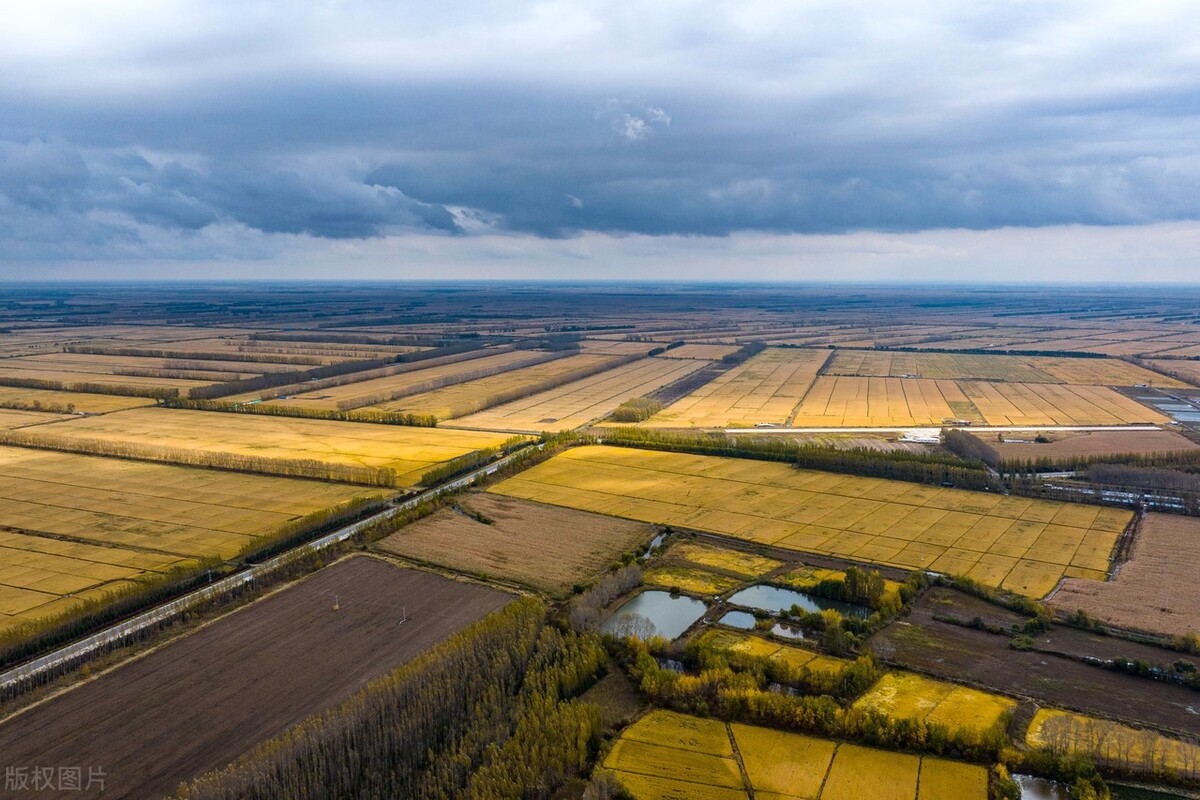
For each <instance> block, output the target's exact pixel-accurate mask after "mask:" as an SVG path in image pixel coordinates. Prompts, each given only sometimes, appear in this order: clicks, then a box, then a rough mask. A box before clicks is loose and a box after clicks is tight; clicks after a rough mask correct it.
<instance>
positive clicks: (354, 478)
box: [0, 430, 396, 487]
mask: <svg viewBox="0 0 1200 800" xmlns="http://www.w3.org/2000/svg"><path fill="white" fill-rule="evenodd" d="M0 444H5V445H13V446H16V447H29V448H35V449H41V450H56V451H58V452H66V453H78V454H81V455H95V456H108V457H110V458H126V459H130V460H133V461H150V462H154V463H164V464H180V465H184V466H189V467H205V468H208V469H220V470H228V471H231V472H251V473H255V474H259V475H279V476H283V477H288V478H309V479H312V480H321V481H337V482H339V483H356V484H361V485H363V486H383V487H393V486H395V485H396V475H395V473H394V472H392V470H390V469H388V468H386V467H366V466H361V465H355V464H333V463H329V462H325V461H318V460H316V459H307V458H270V457H268V456H257V455H246V454H242V453H229V452H222V451H210V450H190V449H187V448H182V447H167V446H165V445H155V444H148V443H145V442H125V441H112V440H109V439H92V438H82V437H75V436H55V435H54V434H52V433H31V432H28V431H26V430H13V431H0Z"/></svg>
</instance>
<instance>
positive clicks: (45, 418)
mask: <svg viewBox="0 0 1200 800" xmlns="http://www.w3.org/2000/svg"><path fill="white" fill-rule="evenodd" d="M64 419H71V417H70V416H69V415H67V414H51V413H47V412H45V411H17V410H14V409H11V408H0V430H6V431H11V430H13V429H14V428H27V427H29V426H30V425H42V424H44V423H47V422H59V421H61V420H64Z"/></svg>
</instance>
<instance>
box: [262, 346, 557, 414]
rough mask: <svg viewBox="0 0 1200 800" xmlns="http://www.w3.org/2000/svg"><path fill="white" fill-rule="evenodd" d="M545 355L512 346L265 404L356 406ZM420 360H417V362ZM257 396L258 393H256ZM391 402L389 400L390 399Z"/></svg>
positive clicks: (330, 407) (511, 365)
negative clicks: (505, 349) (489, 354)
mask: <svg viewBox="0 0 1200 800" xmlns="http://www.w3.org/2000/svg"><path fill="white" fill-rule="evenodd" d="M539 356H545V354H544V353H539V354H530V353H529V352H528V351H524V350H513V351H510V352H506V353H497V354H496V355H491V356H483V357H482V358H473V359H470V360H467V361H457V362H455V363H452V364H442V365H439V366H436V367H428V368H426V369H417V370H412V371H411V372H401V373H399V374H398V375H388V376H385V377H381V378H372V379H370V380H365V381H358V382H357V383H347V384H343V385H341V386H331V387H329V388H326V389H317V390H316V391H312V392H302V393H299V394H293V395H289V396H288V397H286V398H283V397H279V398H274V399H272V400H270V401H268V405H272V406H281V407H284V408H287V407H296V408H319V409H325V410H336V409H337V408H338V404H339V403H346V404H352V405H354V407H355V408H357V407H359V406H360V405H369V404H370V403H371V402H375V403H379V402H380V401H379V400H378V399H377V398H379V397H381V396H382V397H385V398H389V397H391V396H392V395H394V394H396V393H399V392H407V391H410V390H412V389H413V388H414V387H419V386H421V385H422V384H428V383H429V382H431V381H450V380H455V379H456V378H458V377H460V376H463V375H470V374H472V373H478V372H479V371H480V370H490V369H495V370H506V369H512V368H514V367H515V366H517V365H520V364H524V363H527V362H529V361H530V360H531V359H534V358H537V357H539ZM418 363H419V362H418ZM255 396H257V393H255ZM389 402H390V401H389Z"/></svg>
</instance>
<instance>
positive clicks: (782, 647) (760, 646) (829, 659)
mask: <svg viewBox="0 0 1200 800" xmlns="http://www.w3.org/2000/svg"><path fill="white" fill-rule="evenodd" d="M703 639H704V641H705V642H706V643H707V644H709V645H711V646H713V647H716V648H719V649H721V650H728V651H730V652H733V653H743V654H745V655H750V656H757V657H760V658H769V659H771V660H772V661H778V662H779V663H781V664H787V665H788V666H789V667H791V668H792V669H800V668H801V667H805V668H807V669H809V670H811V671H813V672H830V673H840V672H841V671H842V670H843V669H845V668H846V666H847V665H849V663H850V662H849V661H847V660H845V659H843V658H836V657H834V656H827V655H822V654H820V653H815V652H813V651H812V650H808V649H806V648H803V647H799V646H797V645H790V644H780V643H779V642H776V641H773V640H771V639H764V638H763V637H761V636H755V635H754V634H750V633H743V632H741V631H731V630H726V629H720V630H713V631H709V632H708V633H706V634H704V637H703Z"/></svg>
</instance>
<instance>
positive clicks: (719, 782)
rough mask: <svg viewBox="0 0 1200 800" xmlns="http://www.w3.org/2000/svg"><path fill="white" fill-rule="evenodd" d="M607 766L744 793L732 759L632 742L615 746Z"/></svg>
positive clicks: (606, 763)
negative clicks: (738, 790)
mask: <svg viewBox="0 0 1200 800" xmlns="http://www.w3.org/2000/svg"><path fill="white" fill-rule="evenodd" d="M721 727H722V728H724V725H722V726H721ZM604 766H605V767H607V768H609V769H615V770H620V771H621V772H632V773H635V774H638V775H651V776H654V777H658V778H667V779H670V780H677V781H688V782H689V783H699V784H703V785H707V786H723V787H725V788H728V789H740V788H742V785H743V784H742V774H741V771H740V770H739V769H738V765H737V761H735V760H734V759H732V758H727V757H722V756H718V755H710V754H708V753H701V752H697V751H695V750H682V749H679V748H675V747H664V746H662V745H658V744H651V743H649V742H643V741H636V740H632V739H621V740H620V741H618V742H617V743H616V744H615V745H613V749H612V750H611V751H610V752H609V754H608V757H607V758H606V759H605V760H604Z"/></svg>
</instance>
